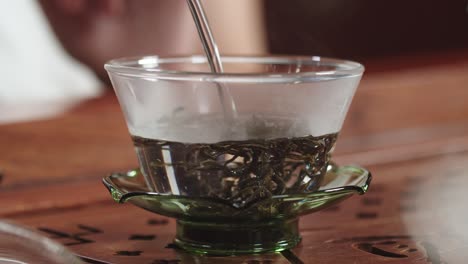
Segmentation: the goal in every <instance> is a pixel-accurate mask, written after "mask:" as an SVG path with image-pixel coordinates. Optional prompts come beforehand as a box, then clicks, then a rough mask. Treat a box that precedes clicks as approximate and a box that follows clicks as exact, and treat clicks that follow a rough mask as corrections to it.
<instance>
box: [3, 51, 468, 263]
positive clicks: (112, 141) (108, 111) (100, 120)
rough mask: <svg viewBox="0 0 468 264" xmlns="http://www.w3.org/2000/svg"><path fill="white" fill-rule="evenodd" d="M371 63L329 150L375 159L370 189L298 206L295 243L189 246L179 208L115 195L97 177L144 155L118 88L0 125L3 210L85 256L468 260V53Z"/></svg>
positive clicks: (350, 159)
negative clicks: (179, 232)
mask: <svg viewBox="0 0 468 264" xmlns="http://www.w3.org/2000/svg"><path fill="white" fill-rule="evenodd" d="M367 69H368V72H367V74H366V77H365V78H364V80H363V81H362V84H361V86H360V88H359V91H358V93H357V94H356V96H355V100H354V102H353V105H352V107H351V110H350V112H349V114H348V118H347V121H346V123H345V126H344V129H343V131H342V134H341V136H340V139H339V143H338V148H337V150H336V153H335V158H334V159H335V160H336V161H338V163H341V164H347V163H357V164H360V165H363V166H366V167H367V168H368V169H370V170H371V171H372V172H373V175H374V180H373V182H372V185H371V188H370V191H369V192H368V193H367V194H366V195H364V196H355V197H353V198H351V199H349V200H347V201H345V202H343V203H341V204H339V205H338V206H334V207H331V208H329V209H327V210H324V211H322V212H319V213H316V214H312V215H309V216H306V217H303V218H302V219H301V232H302V236H303V240H302V242H301V244H300V245H299V246H298V247H296V248H294V249H292V250H288V251H285V252H283V253H276V254H267V255H255V256H241V257H224V258H221V257H204V256H193V255H189V254H186V253H184V252H182V251H180V250H177V249H174V246H173V245H172V244H171V242H172V238H173V236H174V229H175V223H174V221H173V220H172V219H168V218H165V217H161V216H158V215H154V214H151V213H149V212H146V211H144V210H141V209H139V208H136V207H133V206H130V205H119V204H116V203H114V202H113V201H112V200H111V199H110V196H109V194H108V192H107V190H105V188H104V187H103V186H102V184H101V178H102V177H103V176H105V175H107V174H108V173H109V172H111V171H123V170H127V169H129V168H133V167H135V166H136V165H137V162H136V157H135V155H134V152H133V148H132V145H131V141H130V138H129V136H128V134H127V131H126V127H125V123H124V120H123V117H122V114H121V112H120V109H119V106H118V103H117V102H116V100H115V98H114V96H113V94H112V93H111V92H109V93H106V94H105V95H104V96H102V97H100V98H98V99H95V100H92V101H88V102H84V103H82V104H80V105H78V106H76V107H75V108H73V109H72V110H70V111H69V112H67V113H66V114H63V115H60V116H57V117H55V118H52V119H48V120H42V121H34V122H23V123H16V124H7V125H1V126H0V148H1V152H0V168H2V169H3V172H4V179H3V183H2V185H1V186H0V190H1V191H0V201H1V206H0V216H1V217H3V218H7V219H10V220H13V221H16V222H18V223H21V224H24V225H28V226H30V227H33V228H35V229H37V230H38V231H39V232H41V233H42V234H44V235H46V236H49V237H51V238H53V239H55V240H56V241H58V242H60V243H62V244H64V245H66V246H68V247H69V248H70V249H71V250H72V251H73V252H75V253H76V254H77V255H79V256H81V257H82V258H83V260H85V262H87V263H171V264H172V263H248V264H270V263H378V262H386V263H387V262H388V263H434V264H437V263H466V260H465V259H466V258H467V257H468V224H467V223H468V204H467V203H466V199H467V198H468V196H467V195H466V194H465V193H466V190H468V133H467V132H468V104H466V103H465V102H466V100H467V98H468V89H467V88H468V53H467V52H453V53H445V54H432V55H420V56H412V57H400V58H389V59H386V60H383V59H381V60H375V61H369V62H368V63H367Z"/></svg>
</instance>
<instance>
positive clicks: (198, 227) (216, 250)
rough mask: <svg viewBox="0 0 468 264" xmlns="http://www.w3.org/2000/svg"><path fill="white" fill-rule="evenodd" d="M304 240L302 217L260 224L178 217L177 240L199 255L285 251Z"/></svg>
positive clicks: (180, 245) (185, 247)
mask: <svg viewBox="0 0 468 264" xmlns="http://www.w3.org/2000/svg"><path fill="white" fill-rule="evenodd" d="M300 240H301V237H300V235H299V227H298V218H294V219H285V220H275V221H268V222H260V223H251V222H250V223H209V222H193V221H186V220H178V221H177V234H176V238H175V243H176V244H177V245H178V246H179V247H181V248H183V249H185V250H187V251H189V252H192V253H197V254H209V255H241V254H254V253H264V252H278V251H282V250H285V249H289V248H292V247H294V246H296V245H297V244H298V243H299V242H300Z"/></svg>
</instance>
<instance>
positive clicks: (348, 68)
mask: <svg viewBox="0 0 468 264" xmlns="http://www.w3.org/2000/svg"><path fill="white" fill-rule="evenodd" d="M221 60H222V62H223V63H227V64H231V63H232V64H235V63H237V64H239V63H248V64H260V65H271V64H275V65H276V64H280V65H296V66H300V65H310V66H332V67H335V68H336V69H333V70H329V69H327V70H315V71H306V72H287V73H266V72H261V73H231V72H227V73H213V72H206V71H178V70H166V69H161V68H157V67H159V65H164V64H170V63H171V64H183V63H189V64H205V63H207V62H208V60H207V58H206V56H204V55H189V56H167V57H166V56H158V55H149V56H134V57H124V58H118V59H113V60H110V61H108V62H106V63H105V65H104V68H105V69H106V70H107V71H108V73H109V74H110V75H111V76H112V75H118V76H124V77H130V78H153V79H154V78H155V79H161V80H173V81H177V80H179V81H215V82H235V83H237V82H254V83H265V82H267V83H270V82H280V83H289V82H297V81H299V82H312V81H324V80H335V79H342V78H350V77H358V76H361V75H362V74H363V72H364V66H363V65H362V64H360V63H358V62H354V61H350V60H342V59H335V58H328V57H320V56H295V55H272V56H262V55H259V56H254V55H252V56H222V57H221Z"/></svg>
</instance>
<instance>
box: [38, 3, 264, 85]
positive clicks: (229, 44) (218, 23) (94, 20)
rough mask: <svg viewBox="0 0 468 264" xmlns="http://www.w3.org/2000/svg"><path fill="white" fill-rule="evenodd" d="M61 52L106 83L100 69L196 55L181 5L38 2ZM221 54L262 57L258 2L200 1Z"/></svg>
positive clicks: (196, 47)
mask: <svg viewBox="0 0 468 264" xmlns="http://www.w3.org/2000/svg"><path fill="white" fill-rule="evenodd" d="M39 2H40V4H41V6H42V8H43V10H44V12H45V14H46V15H47V17H48V19H49V22H50V24H51V26H52V28H53V30H54V31H55V33H56V35H57V37H58V39H59V40H60V41H61V43H62V45H63V47H64V48H65V50H67V51H68V52H69V53H70V54H71V55H72V56H73V57H75V58H76V59H77V60H79V61H81V62H82V63H84V64H85V65H87V66H89V67H90V68H91V69H92V70H94V71H95V72H96V74H97V75H98V76H99V77H100V78H101V79H102V80H105V81H107V80H108V78H107V74H106V73H105V71H104V68H103V64H104V63H105V62H106V61H108V60H110V59H113V58H117V57H125V56H137V55H148V54H158V55H183V54H185V55H186V54H193V53H198V54H199V53H201V52H202V51H203V50H202V48H201V45H200V42H199V39H198V35H197V31H196V29H195V26H194V23H193V21H192V17H191V14H190V12H189V10H188V7H187V6H186V1H185V0H138V1H135V0H39ZM203 3H204V5H205V8H206V11H207V14H208V17H209V20H210V22H211V26H212V28H213V31H214V35H215V38H216V40H217V42H218V47H219V48H220V51H221V53H224V54H233V53H236V54H249V53H250V54H251V53H257V54H258V53H264V51H265V43H264V39H265V38H264V31H263V23H262V22H263V18H262V15H261V8H262V5H261V2H260V1H253V0H236V1H232V0H225V1H222V0H215V1H207V0H205V1H203Z"/></svg>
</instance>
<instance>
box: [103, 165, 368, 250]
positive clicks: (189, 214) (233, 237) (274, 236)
mask: <svg viewBox="0 0 468 264" xmlns="http://www.w3.org/2000/svg"><path fill="white" fill-rule="evenodd" d="M370 181H371V174H370V173H369V172H368V171H367V170H365V169H363V168H359V167H356V166H342V167H338V166H335V165H329V167H328V170H327V173H326V175H325V178H324V180H323V182H322V184H321V186H320V188H319V189H318V190H317V191H314V192H311V193H297V194H286V195H275V196H272V197H269V198H265V199H264V200H260V201H258V202H256V203H254V204H252V205H250V206H248V207H243V208H236V207H234V206H232V205H231V204H230V203H228V202H227V201H225V200H222V199H219V198H212V197H189V196H181V195H172V194H161V193H154V192H151V191H150V190H149V188H148V186H147V184H146V181H145V179H144V176H143V175H142V174H141V173H140V171H139V170H132V171H129V172H127V173H113V174H111V175H110V176H108V177H106V178H104V179H103V182H104V185H105V186H106V187H107V189H108V190H109V192H110V193H111V195H112V198H113V199H114V200H115V201H116V202H119V203H125V202H129V203H132V204H134V205H136V206H138V207H141V208H143V209H146V210H148V211H151V212H154V213H157V214H160V215H164V216H168V217H173V218H176V219H177V233H176V238H175V243H176V244H177V245H178V246H180V247H181V248H183V249H186V250H188V251H190V252H194V253H199V254H213V255H235V254H251V253H260V252H275V251H282V250H285V249H288V248H292V247H294V246H295V245H297V243H299V241H300V235H299V229H298V217H299V216H301V215H306V214H309V213H312V212H316V211H318V210H321V209H323V208H325V207H328V206H330V205H332V204H335V203H338V202H340V201H342V200H344V199H346V198H348V197H350V196H351V195H353V194H364V193H365V192H366V191H367V189H368V188H369V185H370Z"/></svg>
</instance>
